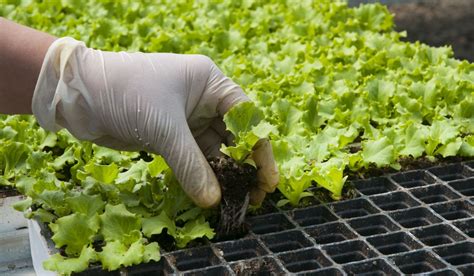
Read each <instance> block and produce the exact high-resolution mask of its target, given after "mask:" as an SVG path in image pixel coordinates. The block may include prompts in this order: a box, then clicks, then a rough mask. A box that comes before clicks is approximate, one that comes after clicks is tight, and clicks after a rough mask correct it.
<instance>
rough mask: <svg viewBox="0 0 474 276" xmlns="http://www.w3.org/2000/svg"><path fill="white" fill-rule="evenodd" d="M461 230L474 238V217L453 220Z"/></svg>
mask: <svg viewBox="0 0 474 276" xmlns="http://www.w3.org/2000/svg"><path fill="white" fill-rule="evenodd" d="M453 224H454V226H456V227H457V228H458V229H459V230H461V231H462V232H463V233H464V234H466V235H467V236H468V237H470V238H474V218H471V219H467V220H461V221H455V222H453Z"/></svg>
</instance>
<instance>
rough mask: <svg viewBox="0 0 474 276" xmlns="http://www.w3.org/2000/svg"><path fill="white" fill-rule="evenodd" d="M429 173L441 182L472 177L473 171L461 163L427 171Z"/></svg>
mask: <svg viewBox="0 0 474 276" xmlns="http://www.w3.org/2000/svg"><path fill="white" fill-rule="evenodd" d="M429 172H431V173H432V174H434V175H435V176H436V177H438V178H439V179H441V180H443V181H451V180H458V179H464V178H468V177H473V176H474V171H472V170H471V169H469V168H468V167H466V166H464V165H463V164H461V163H458V164H451V165H446V166H442V167H436V168H432V169H429Z"/></svg>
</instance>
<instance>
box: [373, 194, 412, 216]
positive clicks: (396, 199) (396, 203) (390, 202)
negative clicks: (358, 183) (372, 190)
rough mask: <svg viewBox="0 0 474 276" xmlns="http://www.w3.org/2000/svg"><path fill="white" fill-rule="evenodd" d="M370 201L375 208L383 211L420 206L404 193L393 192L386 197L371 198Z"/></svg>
mask: <svg viewBox="0 0 474 276" xmlns="http://www.w3.org/2000/svg"><path fill="white" fill-rule="evenodd" d="M370 199H371V200H372V202H373V203H375V205H377V207H379V208H380V209H382V210H384V211H394V210H401V209H407V208H410V207H414V206H418V205H420V203H419V202H418V201H417V200H415V199H413V197H411V196H410V195H409V194H408V193H405V192H393V193H389V194H386V195H379V196H373V197H371V198H370Z"/></svg>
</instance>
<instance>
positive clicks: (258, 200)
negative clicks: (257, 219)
mask: <svg viewBox="0 0 474 276" xmlns="http://www.w3.org/2000/svg"><path fill="white" fill-rule="evenodd" d="M266 194H267V193H265V191H263V190H261V189H260V188H258V187H252V188H251V189H250V204H251V205H255V206H259V205H260V204H262V202H263V200H264V199H265V196H266Z"/></svg>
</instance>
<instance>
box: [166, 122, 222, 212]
mask: <svg viewBox="0 0 474 276" xmlns="http://www.w3.org/2000/svg"><path fill="white" fill-rule="evenodd" d="M165 121H166V122H168V124H166V126H165V127H164V128H163V129H165V132H164V135H163V136H164V137H163V138H164V139H160V141H159V143H160V144H161V145H165V146H164V147H165V148H164V149H162V150H161V151H159V152H160V153H161V154H162V155H163V157H164V158H165V160H166V161H167V162H168V165H169V166H170V167H171V169H172V170H173V172H174V173H175V175H176V177H177V179H178V181H179V183H180V184H181V187H182V188H183V190H184V191H185V193H186V194H187V195H188V196H189V197H190V198H191V199H192V200H193V201H194V203H195V204H196V205H198V206H199V207H202V208H210V207H214V206H217V205H218V204H219V202H220V200H221V189H220V186H219V182H218V181H217V178H216V176H215V174H214V172H213V170H212V169H211V167H210V165H209V163H208V162H207V160H206V158H205V157H204V155H203V153H202V152H201V149H200V148H199V146H198V144H197V143H196V141H195V139H194V137H193V135H192V133H191V130H190V129H189V127H188V125H187V123H186V120H185V119H184V118H183V119H182V121H178V122H175V123H172V120H165Z"/></svg>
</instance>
